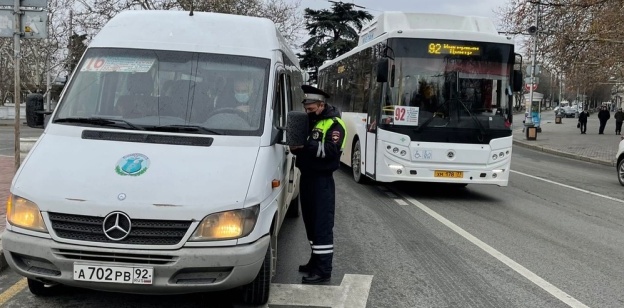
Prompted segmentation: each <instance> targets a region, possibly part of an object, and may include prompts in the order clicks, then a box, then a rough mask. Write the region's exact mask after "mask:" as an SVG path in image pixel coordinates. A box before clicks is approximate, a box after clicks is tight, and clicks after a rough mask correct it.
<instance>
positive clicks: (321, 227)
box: [299, 173, 336, 276]
mask: <svg viewBox="0 0 624 308" xmlns="http://www.w3.org/2000/svg"><path fill="white" fill-rule="evenodd" d="M299 187H300V190H301V191H300V198H301V199H300V200H301V215H302V217H303V223H304V225H305V229H306V235H307V237H308V240H309V241H310V246H311V248H312V255H311V257H310V265H312V268H313V272H311V273H312V274H318V275H321V276H327V275H331V271H332V259H333V255H334V213H335V208H336V206H335V201H336V187H335V184H334V177H333V176H332V174H331V173H330V174H303V173H302V174H301V182H300V185H299Z"/></svg>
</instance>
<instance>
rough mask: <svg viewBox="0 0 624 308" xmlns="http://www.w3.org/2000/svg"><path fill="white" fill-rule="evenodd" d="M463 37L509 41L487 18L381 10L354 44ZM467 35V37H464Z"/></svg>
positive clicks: (363, 29) (486, 40)
mask: <svg viewBox="0 0 624 308" xmlns="http://www.w3.org/2000/svg"><path fill="white" fill-rule="evenodd" d="M384 34H388V36H389V37H422V38H438V39H460V40H461V39H465V40H477V41H485V42H495V43H511V42H510V40H509V39H507V38H506V37H504V36H501V35H499V34H498V31H497V30H496V27H495V26H494V23H493V22H492V20H491V19H489V18H486V17H477V16H459V15H448V14H429V13H410V12H383V13H381V14H380V15H379V16H377V17H376V18H375V19H373V20H372V21H371V22H370V23H368V24H367V25H365V26H364V27H363V28H362V31H360V38H359V41H358V46H360V45H364V44H366V43H368V42H370V41H372V40H374V39H375V38H378V37H379V36H382V35H384ZM466 35H468V37H466Z"/></svg>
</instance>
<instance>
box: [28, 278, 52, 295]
mask: <svg viewBox="0 0 624 308" xmlns="http://www.w3.org/2000/svg"><path fill="white" fill-rule="evenodd" d="M58 289H59V285H57V284H45V283H43V282H41V281H39V280H35V279H31V278H28V290H30V293H32V294H33V295H36V296H52V295H55V294H58Z"/></svg>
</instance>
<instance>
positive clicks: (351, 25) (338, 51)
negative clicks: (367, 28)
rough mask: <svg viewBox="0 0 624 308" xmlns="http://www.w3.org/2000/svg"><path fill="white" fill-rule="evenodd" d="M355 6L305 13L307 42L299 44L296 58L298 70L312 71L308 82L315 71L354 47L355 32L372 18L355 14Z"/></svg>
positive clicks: (336, 5)
mask: <svg viewBox="0 0 624 308" xmlns="http://www.w3.org/2000/svg"><path fill="white" fill-rule="evenodd" d="M354 7H355V4H353V3H343V2H333V4H332V7H331V11H329V10H326V9H323V10H312V9H309V8H308V9H305V14H304V17H305V19H306V26H305V28H306V30H308V34H309V35H310V38H309V39H308V40H307V41H306V42H305V43H303V45H302V48H303V52H302V53H300V54H298V56H299V58H300V60H301V66H302V67H303V68H306V69H311V70H313V74H311V75H310V79H311V80H312V81H313V82H316V80H315V79H312V78H313V77H315V75H316V71H317V70H318V67H319V66H321V65H323V62H324V61H326V60H329V59H334V58H336V57H338V56H340V55H342V54H344V53H346V52H348V51H350V50H351V49H353V48H355V47H356V46H357V41H358V32H359V31H360V30H362V27H363V25H364V22H366V21H369V20H371V19H372V18H373V16H372V15H371V14H369V13H368V12H366V11H362V10H355V9H354Z"/></svg>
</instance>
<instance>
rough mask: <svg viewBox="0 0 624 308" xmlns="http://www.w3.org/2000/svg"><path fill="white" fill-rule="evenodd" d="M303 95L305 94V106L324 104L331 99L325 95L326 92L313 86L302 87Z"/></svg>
mask: <svg viewBox="0 0 624 308" xmlns="http://www.w3.org/2000/svg"><path fill="white" fill-rule="evenodd" d="M301 89H302V90H303V93H304V94H305V98H304V100H303V102H302V103H303V104H310V103H315V102H319V101H321V102H324V101H325V100H326V99H328V98H329V94H327V93H325V91H323V90H320V89H317V88H315V87H313V86H309V85H307V84H304V85H302V86H301Z"/></svg>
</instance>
